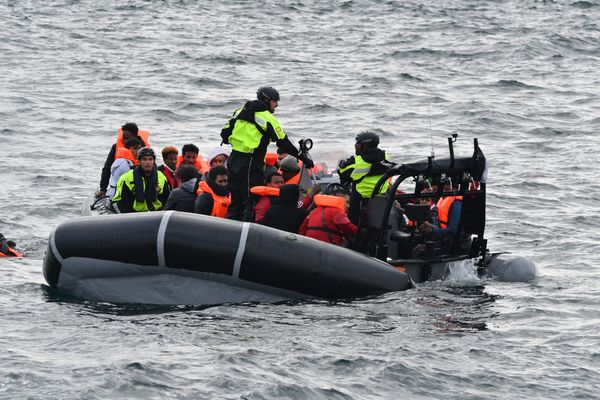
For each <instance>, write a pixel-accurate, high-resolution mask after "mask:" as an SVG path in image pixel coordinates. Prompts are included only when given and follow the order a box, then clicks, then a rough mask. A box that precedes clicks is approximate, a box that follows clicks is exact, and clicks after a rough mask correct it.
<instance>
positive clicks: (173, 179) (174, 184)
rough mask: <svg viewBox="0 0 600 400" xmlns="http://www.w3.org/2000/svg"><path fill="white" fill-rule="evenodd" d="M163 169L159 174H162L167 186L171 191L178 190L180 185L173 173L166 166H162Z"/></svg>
mask: <svg viewBox="0 0 600 400" xmlns="http://www.w3.org/2000/svg"><path fill="white" fill-rule="evenodd" d="M163 167H164V168H162V169H161V172H162V173H163V175H164V176H165V178H167V182H169V185H171V189H175V188H178V187H179V186H180V185H179V180H178V179H177V178H176V177H175V173H174V172H173V171H171V169H170V168H169V167H167V166H166V164H163Z"/></svg>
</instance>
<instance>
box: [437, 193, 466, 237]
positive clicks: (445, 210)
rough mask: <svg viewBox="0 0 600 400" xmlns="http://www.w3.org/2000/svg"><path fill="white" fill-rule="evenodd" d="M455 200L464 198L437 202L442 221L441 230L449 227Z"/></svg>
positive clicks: (443, 198) (450, 197)
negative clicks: (449, 217) (451, 208)
mask: <svg viewBox="0 0 600 400" xmlns="http://www.w3.org/2000/svg"><path fill="white" fill-rule="evenodd" d="M454 200H462V196H448V197H442V198H441V199H439V200H438V202H437V208H438V218H439V221H440V228H442V229H444V228H447V227H448V216H449V214H450V207H452V203H454Z"/></svg>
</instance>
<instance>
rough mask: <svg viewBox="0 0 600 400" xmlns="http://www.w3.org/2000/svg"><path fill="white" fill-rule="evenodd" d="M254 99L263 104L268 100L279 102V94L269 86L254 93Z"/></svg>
mask: <svg viewBox="0 0 600 400" xmlns="http://www.w3.org/2000/svg"><path fill="white" fill-rule="evenodd" d="M256 98H257V99H258V100H261V101H265V102H268V101H269V100H275V101H279V92H278V91H277V90H275V89H273V88H272V87H270V86H263V87H260V88H258V90H257V91H256Z"/></svg>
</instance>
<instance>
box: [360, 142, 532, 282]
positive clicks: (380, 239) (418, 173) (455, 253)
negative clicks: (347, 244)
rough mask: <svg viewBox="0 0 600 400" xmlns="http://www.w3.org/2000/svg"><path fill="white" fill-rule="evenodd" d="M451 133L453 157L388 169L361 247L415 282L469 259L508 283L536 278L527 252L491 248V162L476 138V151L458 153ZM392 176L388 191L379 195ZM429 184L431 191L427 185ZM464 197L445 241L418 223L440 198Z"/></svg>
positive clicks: (439, 276)
mask: <svg viewBox="0 0 600 400" xmlns="http://www.w3.org/2000/svg"><path fill="white" fill-rule="evenodd" d="M457 136H458V135H457V134H453V135H452V137H449V138H448V148H449V153H450V157H449V158H443V159H436V158H435V157H433V156H431V157H428V158H427V159H426V160H422V161H418V162H414V163H408V164H402V165H396V166H394V167H392V168H390V169H389V170H388V171H387V173H385V174H384V175H383V176H382V177H381V179H380V180H379V182H378V183H377V185H376V186H375V188H374V189H373V195H372V197H371V199H370V200H369V203H368V205H367V208H366V210H365V213H364V214H363V217H364V218H362V219H361V222H360V225H361V228H362V231H366V232H367V237H366V238H365V244H364V247H363V248H362V249H361V251H364V252H365V253H367V254H369V255H371V256H373V257H375V258H378V259H380V260H382V261H385V262H387V263H388V264H390V265H393V266H395V267H396V268H398V269H400V270H401V271H405V272H406V273H407V274H408V275H409V276H410V277H411V279H412V280H413V281H414V282H417V283H420V282H424V281H428V280H443V279H446V278H448V277H449V275H450V274H451V272H452V268H453V266H456V265H457V264H458V265H464V264H465V263H467V264H468V263H470V264H471V265H472V266H473V267H474V268H475V271H476V273H477V274H478V275H479V276H480V277H482V278H484V277H490V278H494V279H497V280H500V281H506V282H529V281H532V280H534V279H536V278H537V275H538V271H537V267H536V265H535V264H534V263H533V262H532V261H531V260H528V259H526V258H524V257H519V256H516V255H512V254H508V253H491V252H490V251H489V250H488V248H487V239H486V238H485V235H484V234H485V217H486V188H487V172H488V165H487V161H486V158H485V156H484V154H483V151H482V150H481V148H480V147H479V143H478V140H477V139H474V140H473V154H472V155H471V156H469V157H455V155H454V145H453V143H454V142H455V141H456V140H457ZM386 181H391V182H392V183H391V185H390V190H388V191H387V193H386V195H376V193H378V192H379V188H380V187H381V186H382V185H383V184H384V183H385V182H386ZM425 189H427V190H425ZM447 197H456V198H458V199H460V200H461V203H462V204H461V213H460V220H459V223H458V227H457V229H456V232H455V233H454V234H453V235H452V236H451V237H449V238H447V239H446V240H445V241H443V242H441V241H439V240H436V239H434V238H432V237H431V235H428V234H426V233H424V232H423V231H422V230H420V229H419V226H420V225H421V224H422V223H423V221H425V220H426V219H427V217H428V215H430V212H431V205H432V204H435V203H436V202H437V201H438V200H439V199H442V198H447Z"/></svg>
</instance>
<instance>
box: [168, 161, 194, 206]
mask: <svg viewBox="0 0 600 400" xmlns="http://www.w3.org/2000/svg"><path fill="white" fill-rule="evenodd" d="M175 177H176V178H177V180H178V181H179V182H181V187H178V188H177V189H174V190H173V191H172V192H171V194H170V195H169V198H168V199H167V204H165V210H174V211H183V212H194V204H195V202H196V197H197V194H196V191H197V190H198V179H199V178H200V174H199V172H198V170H197V169H196V166H195V165H189V164H182V165H180V166H179V168H177V170H176V171H175Z"/></svg>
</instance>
